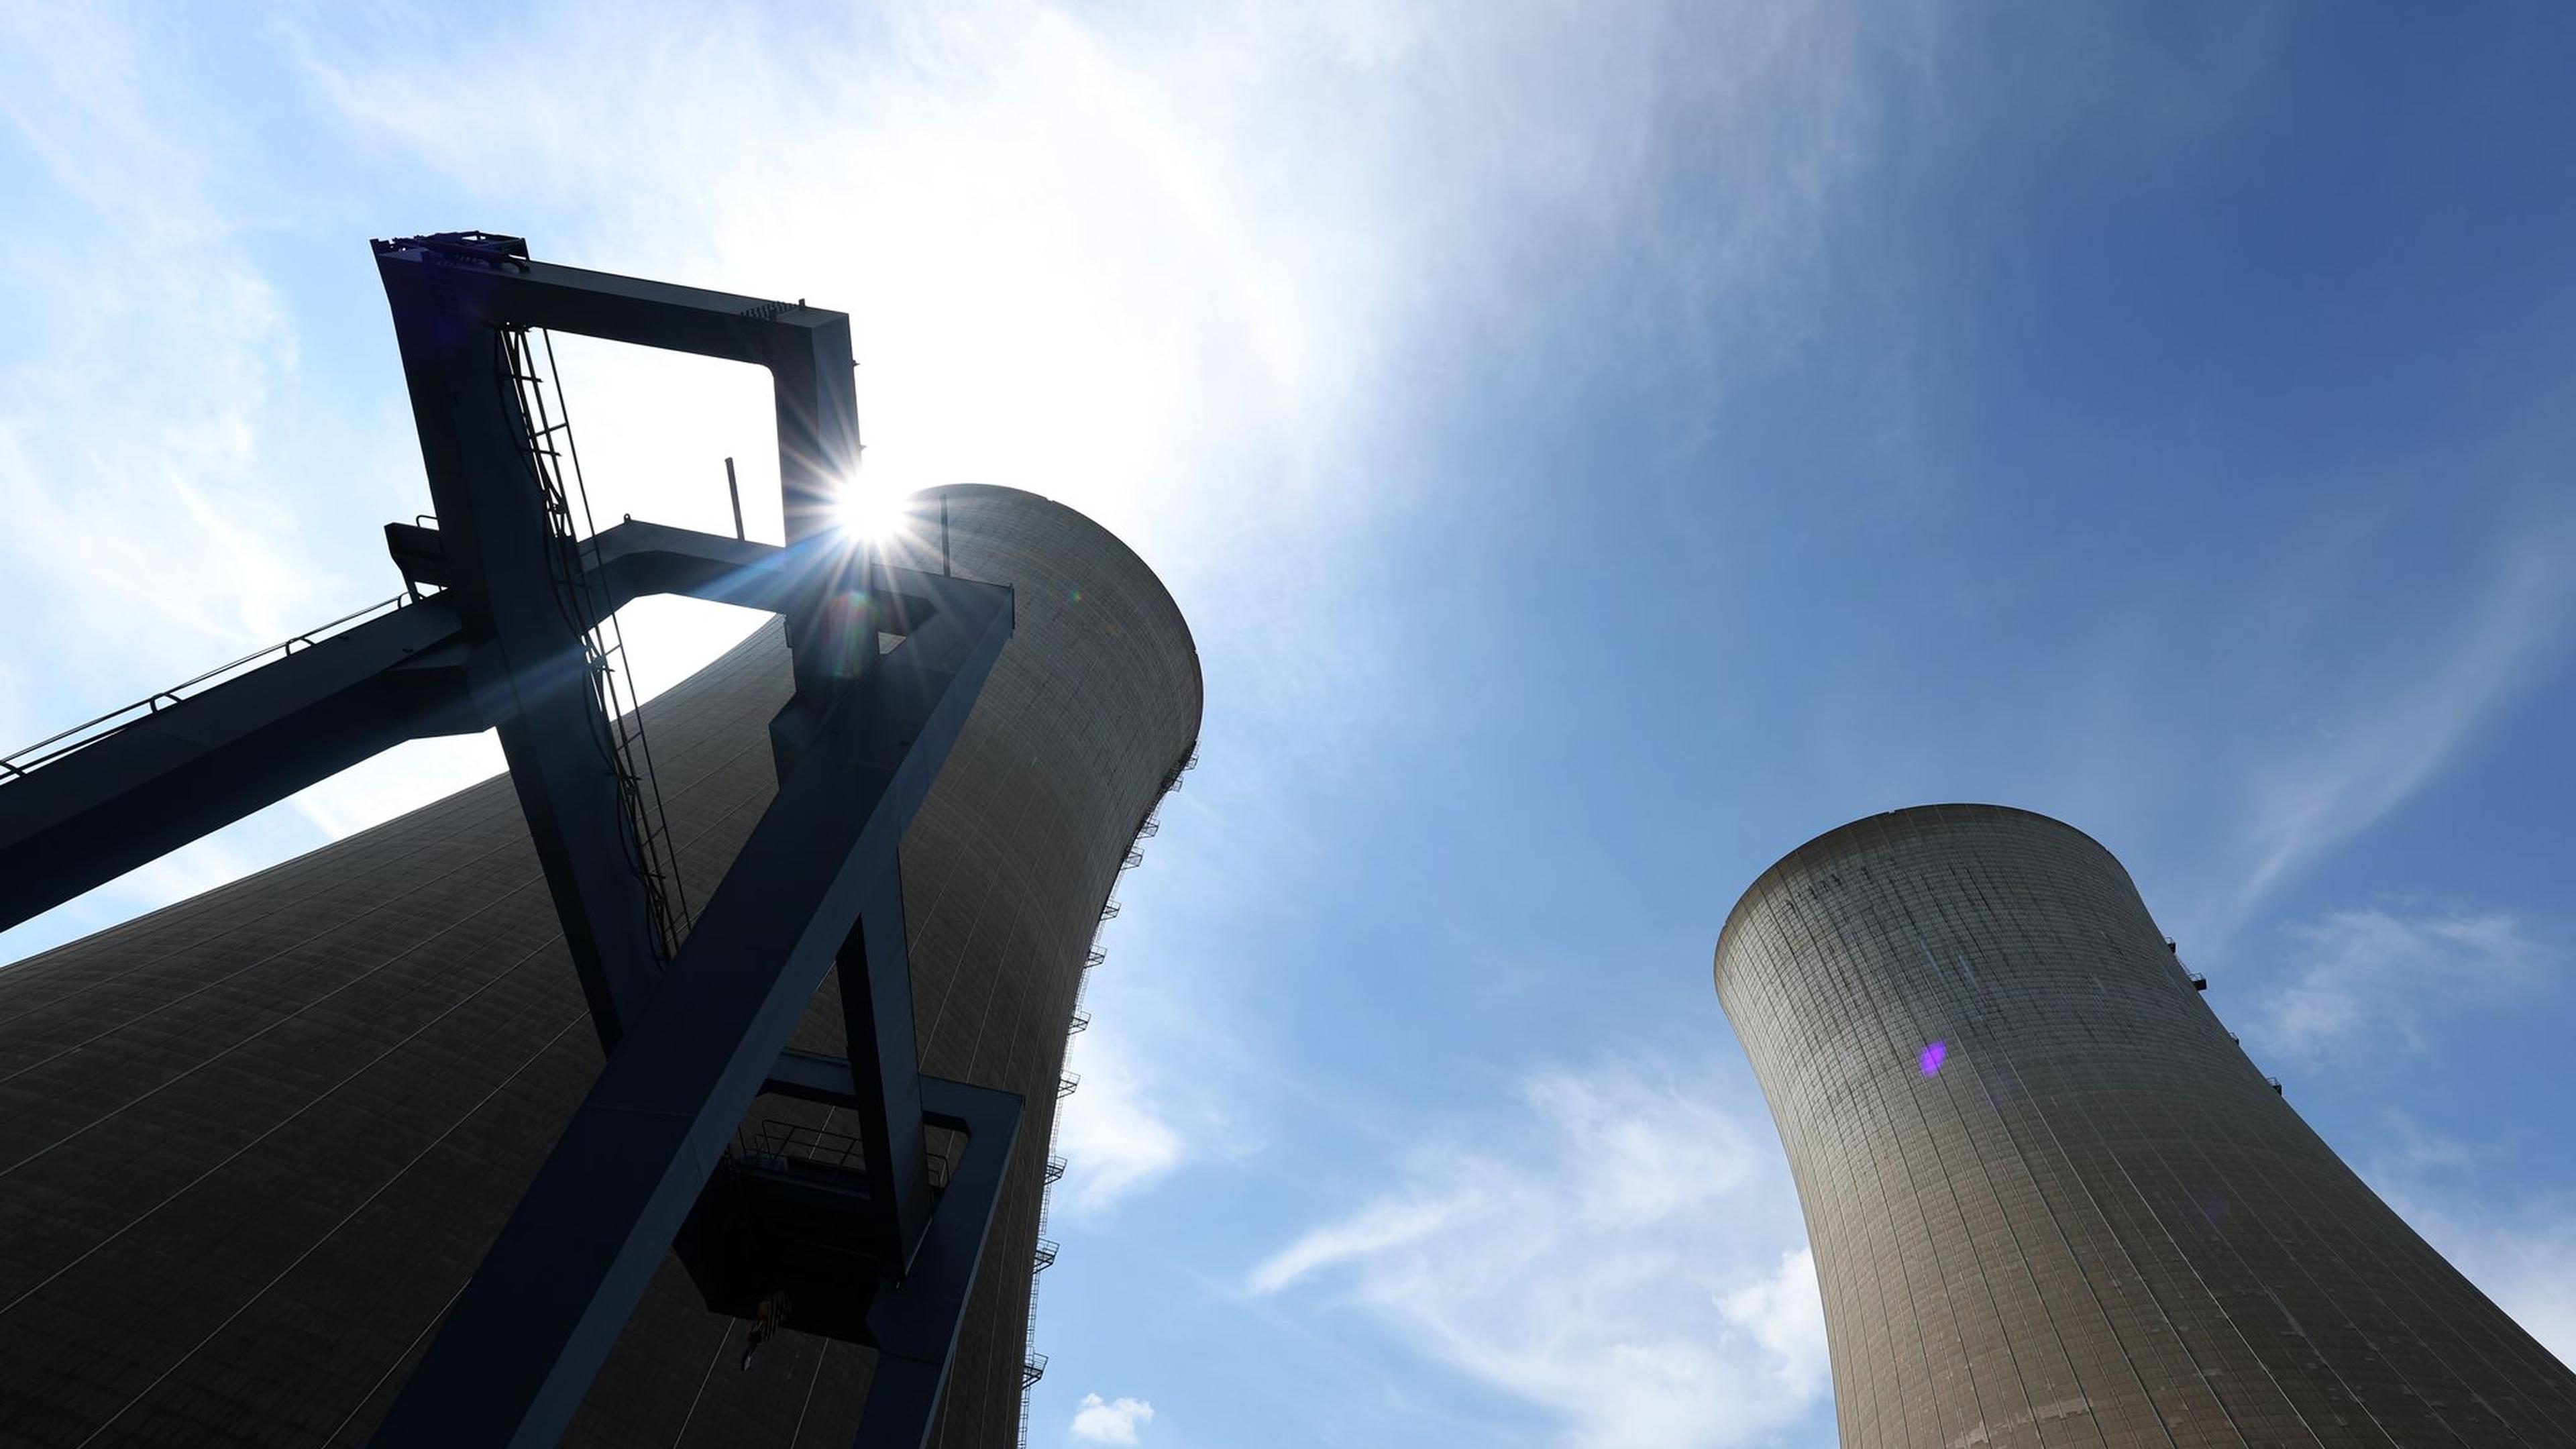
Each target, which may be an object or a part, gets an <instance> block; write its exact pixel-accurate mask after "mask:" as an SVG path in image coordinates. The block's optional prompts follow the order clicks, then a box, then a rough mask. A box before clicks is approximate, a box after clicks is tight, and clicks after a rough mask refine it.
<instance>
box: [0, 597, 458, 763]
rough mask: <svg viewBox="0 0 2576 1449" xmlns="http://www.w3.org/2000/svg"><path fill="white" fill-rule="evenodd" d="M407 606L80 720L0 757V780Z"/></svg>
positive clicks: (357, 615)
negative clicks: (249, 668) (217, 682)
mask: <svg viewBox="0 0 2576 1449" xmlns="http://www.w3.org/2000/svg"><path fill="white" fill-rule="evenodd" d="M410 600H411V595H410V594H408V593H403V594H396V595H394V596H393V597H392V598H390V599H384V600H380V601H378V602H376V603H373V604H369V605H368V606H366V607H365V608H363V609H360V610H357V611H356V612H354V613H349V614H343V615H341V616H340V617H339V618H337V619H334V620H332V621H331V622H329V623H327V624H322V625H317V626H316V627H314V628H311V629H307V630H305V631H304V632H303V633H301V634H298V635H296V636H295V637H294V638H292V639H289V640H287V641H286V642H285V643H283V644H271V645H269V646H268V647H267V648H265V649H259V650H254V651H253V652H251V653H248V654H245V655H243V656H242V657H240V658H239V659H236V660H234V661H232V662H231V663H229V664H218V665H216V666H215V667H214V668H212V669H209V670H207V671H206V672H205V673H203V674H200V675H198V676H196V677H195V678H193V679H186V680H182V681H180V682H179V683H177V684H174V685H171V686H170V687H169V688H168V689H164V690H161V691H159V692H158V693H155V694H152V695H149V696H147V697H145V698H143V699H138V700H136V701H135V702H134V703H132V704H128V705H121V706H119V707H118V708H115V709H111V710H109V711H108V712H107V713H105V714H103V715H100V716H99V717H98V718H96V719H91V720H83V721H81V722H80V723H79V724H76V725H73V726H72V727H71V728H70V729H67V730H63V731H61V732H59V733H56V734H50V735H47V736H45V737H44V738H43V739H41V740H38V741H36V742H35V743H34V744H32V745H28V746H27V747H25V748H24V749H20V750H15V751H12V752H11V753H9V754H6V755H0V775H5V776H7V777H9V778H11V779H16V778H18V777H20V776H23V775H27V774H31V773H33V772H34V771H36V770H37V769H39V768H41V767H43V766H45V765H49V764H52V763H53V762H54V761H56V760H59V759H61V758H62V757H64V756H65V755H69V754H72V753H74V752H75V751H78V750H83V749H87V748H88V747H89V746H91V745H94V744H97V743H98V742H99V741H100V740H103V739H106V738H107V737H108V736H110V735H113V734H115V733H116V732H117V731H119V730H122V729H124V728H126V727H127V726H129V725H133V724H137V723H140V722H141V721H142V720H144V719H148V718H150V717H151V716H153V715H155V714H158V713H159V712H160V710H161V706H162V704H163V702H165V701H166V702H168V703H171V704H178V703H180V702H181V701H182V699H183V697H184V696H183V694H182V691H185V690H191V689H195V688H196V687H197V686H199V685H201V684H204V683H206V682H207V681H208V680H211V679H217V678H220V677H222V676H224V675H227V674H231V673H233V672H234V671H236V670H238V669H241V668H242V667H243V666H245V665H251V664H259V663H263V662H265V661H267V660H268V659H269V658H270V657H271V656H275V657H277V658H280V659H283V658H285V657H286V656H287V655H289V654H292V653H294V652H295V651H296V650H298V649H310V648H312V647H313V646H314V645H315V644H318V643H320V642H321V641H322V639H323V638H324V637H325V636H326V635H328V634H330V633H331V632H332V631H334V630H337V629H339V628H340V627H341V626H343V625H347V624H355V623H357V622H358V621H359V620H362V619H368V618H372V617H374V616H375V615H377V614H381V613H384V612H386V611H388V610H392V609H399V608H401V607H402V606H403V605H404V604H406V603H408V602H410ZM128 715H132V716H135V717H134V718H132V719H128V718H126V716H128ZM101 725H107V726H109V727H108V728H106V729H99V726H101ZM93 730H95V731H97V732H96V733H94V734H93V733H90V731H93ZM75 736H77V738H75ZM66 740H69V741H71V743H69V744H64V743H63V742H64V741H66ZM57 745H59V746H61V747H60V748H58V749H56V748H50V747H51V746H57Z"/></svg>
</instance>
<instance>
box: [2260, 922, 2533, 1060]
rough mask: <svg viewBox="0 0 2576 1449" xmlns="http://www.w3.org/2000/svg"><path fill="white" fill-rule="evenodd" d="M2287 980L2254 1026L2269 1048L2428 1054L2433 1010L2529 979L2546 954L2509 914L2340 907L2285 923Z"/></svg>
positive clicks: (2489, 997)
mask: <svg viewBox="0 0 2576 1449" xmlns="http://www.w3.org/2000/svg"><path fill="white" fill-rule="evenodd" d="M2283 934H2284V935H2285V936H2286V937H2287V938H2288V939H2289V941H2290V943H2291V948H2292V950H2293V951H2294V953H2295V957H2294V961H2293V964H2292V966H2291V968H2290V972H2289V976H2288V979H2287V980H2286V981H2285V982H2284V983H2283V984H2282V985H2280V986H2277V987H2275V988H2274V989H2273V990H2271V991H2270V992H2269V993H2268V994H2267V995H2266V996H2265V997H2264V999H2263V1000H2262V1002H2261V1004H2260V1007H2259V1012H2260V1014H2259V1016H2258V1017H2257V1018H2256V1020H2255V1021H2254V1022H2253V1023H2252V1024H2251V1026H2252V1030H2253V1031H2254V1033H2255V1034H2256V1040H2257V1044H2258V1045H2261V1046H2263V1047H2265V1048H2266V1049H2275V1050H2282V1051H2287V1052H2292V1053H2295V1054H2298V1055H2301V1056H2305V1057H2310V1058H2314V1057H2317V1056H2320V1055H2322V1054H2324V1053H2326V1052H2327V1051H2329V1050H2332V1049H2335V1048H2338V1047H2341V1046H2344V1045H2346V1044H2349V1043H2352V1042H2356V1041H2364V1042H2373V1043H2386V1044H2390V1045H2396V1046H2402V1047H2405V1048H2407V1049H2410V1050H2417V1051H2420V1050H2422V1049H2423V1047H2424V1044H2425V1031H2426V1028H2427V1027H2428V1025H2429V1024H2430V1016H2431V1014H2432V1013H2436V1012H2440V1011H2442V1010H2444V1009H2445V1008H2446V1007H2454V1006H2458V1005H2460V1004H2463V1003H2467V1002H2478V1001H2488V1002H2491V1001H2493V1000H2495V999H2496V998H2497V997H2498V996H2499V995H2501V994H2503V993H2506V992H2509V991H2511V990H2512V989H2513V988H2515V987H2516V986H2519V985H2523V984H2527V983H2529V982H2530V981H2531V980H2532V979H2533V977H2534V975H2535V967H2536V966H2537V964H2538V963H2539V962H2540V961H2542V960H2543V959H2545V957H2546V955H2547V954H2548V953H2547V952H2546V951H2545V949H2544V948H2543V947H2542V946H2541V945H2540V944H2539V943H2538V942H2535V941H2534V940H2532V939H2531V937H2530V936H2529V935H2528V934H2526V932H2525V930H2524V927H2523V925H2522V922H2521V921H2520V920H2519V919H2518V918H2516V917H2514V916H2512V915H2508V914H2503V913H2500V912H2489V913H2485V914H2475V915H2472V914H2466V913H2461V912H2446V911H2420V912H2403V911H2400V910H2397V909H2391V908H2384V907H2378V906H2373V907H2367V908H2364V909H2360V910H2347V911H2335V912H2331V913H2329V914H2327V915H2326V916H2324V917H2323V918H2322V919H2319V920H2316V921H2311V922H2307V923H2303V924H2295V925H2291V926H2287V927H2284V928H2283Z"/></svg>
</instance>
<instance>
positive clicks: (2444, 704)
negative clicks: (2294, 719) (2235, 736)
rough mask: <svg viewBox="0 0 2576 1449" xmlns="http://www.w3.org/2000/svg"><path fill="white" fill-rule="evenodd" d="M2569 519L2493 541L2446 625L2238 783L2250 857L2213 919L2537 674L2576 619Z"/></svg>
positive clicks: (2540, 522) (2245, 910)
mask: <svg viewBox="0 0 2576 1449" xmlns="http://www.w3.org/2000/svg"><path fill="white" fill-rule="evenodd" d="M2571 542H2576V527H2571V526H2569V522H2568V520H2565V519H2559V518H2542V519H2537V520H2529V521H2527V522H2526V524H2525V526H2523V527H2520V528H2518V529H2517V530H2516V531H2515V532H2514V533H2513V534H2512V535H2511V536H2510V537H2508V538H2507V539H2505V540H2504V541H2503V542H2502V543H2501V545H2500V546H2499V548H2498V550H2497V554H2496V557H2495V559H2494V562H2493V565H2492V567H2491V569H2490V570H2489V572H2488V575H2487V578H2486V580H2485V585H2484V587H2483V588H2481V589H2478V590H2476V591H2475V592H2474V593H2473V595H2472V596H2471V597H2470V598H2469V600H2468V601H2467V603H2466V605H2465V607H2464V608H2463V609H2462V610H2461V612H2460V615H2459V616H2458V617H2457V618H2456V620H2454V621H2453V622H2452V623H2451V624H2450V625H2449V627H2447V628H2444V629H2441V630H2439V631H2437V632H2435V633H2433V634H2432V635H2431V636H2430V637H2429V638H2428V639H2426V640H2423V641H2421V642H2418V643H2416V644H2415V645H2414V646H2413V647H2411V648H2402V649H2401V651H2400V652H2401V653H2402V655H2403V657H2401V658H2397V659H2393V660H2383V661H2380V663H2381V666H2382V667H2379V668H2374V669H2372V670H2371V671H2370V675H2369V678H2370V680H2371V682H2372V685H2373V687H2372V688H2371V689H2370V690H2369V691H2368V692H2367V693H2366V694H2364V695H2363V696H2362V697H2360V698H2357V699H2355V700H2353V701H2351V702H2350V703H2349V704H2348V706H2347V707H2345V708H2343V709H2342V710H2340V711H2339V712H2338V717H2337V718H2336V719H2335V721H2334V722H2333V724H2332V725H2331V726H2330V727H2329V728H2328V729H2326V730H2324V731H2321V732H2319V734H2318V735H2317V736H2316V737H2315V738H2314V739H2313V740H2312V741H2311V742H2310V743H2309V744H2308V745H2306V746H2305V747H2304V748H2301V749H2299V750H2297V751H2296V752H2294V753H2290V754H2287V755H2284V756H2282V757H2279V758H2275V759H2273V760H2270V761H2267V762H2266V763H2264V764H2263V765H2261V766H2260V767H2259V768H2258V769H2257V770H2256V771H2255V773H2254V775H2253V777H2252V779H2251V780H2250V781H2249V782H2248V789H2247V805H2248V809H2249V811H2250V814H2249V817H2248V818H2247V820H2246V822H2245V825H2244V828H2243V839H2244V850H2245V853H2246V856H2247V858H2248V864H2247V867H2246V869H2245V871H2244V873H2243V875H2242V878H2241V883H2240V885H2239V886H2238V888H2237V890H2236V892H2235V895H2234V899H2233V901H2232V902H2231V904H2230V907H2229V909H2228V910H2227V912H2226V913H2225V915H2224V917H2223V920H2224V926H2223V929H2232V928H2233V927H2234V925H2235V924H2236V923H2238V922H2241V921H2242V920H2243V919H2244V918H2245V917H2246V916H2247V915H2248V914H2249V913H2250V912H2251V911H2252V910H2253V909H2254V907H2255V906H2256V905H2257V904H2258V903H2259V902H2260V901H2261V900H2262V899H2263V898H2264V897H2266V896H2267V895H2269V894H2270V893H2271V891H2272V890H2273V889H2274V888H2275V887H2276V886H2278V885H2279V884H2280V883H2281V882H2282V881H2283V880H2284V879H2286V878H2288V877H2289V876H2290V875H2291V873H2293V872H2294V871H2296V870H2298V869H2300V868H2301V867H2303V866H2305V865H2307V864H2308V863H2309V862H2311V861H2313V860H2315V859H2316V858H2317V857H2318V856H2319V855H2320V854H2322V853H2323V852H2325V851H2326V850H2328V849H2330V848H2332V847H2333V846H2335V845H2336V844H2338V843H2340V842H2342V841H2344V840H2347V839H2350V838H2351V837H2352V836H2354V835H2357V834H2359V833H2360V832H2361V831H2363V830H2366V829H2368V828H2369V827H2370V826H2371V825H2373V824H2375V823H2377V822H2378V821H2379V819H2380V818H2381V817H2383V816H2385V815H2386V814H2387V813H2388V812H2389V811H2391V810H2393V809H2395V808H2396V807H2397V806H2398V805H2400V804H2401V803H2403V802H2404V801H2406V800H2407V799H2408V798H2410V797H2411V796H2413V795H2414V794H2415V793H2416V792H2417V791H2418V790H2421V789H2422V788H2423V787H2424V786H2425V785H2426V784H2427V783H2428V782H2430V781H2431V780H2432V779H2433V778H2434V777H2435V775H2436V774H2438V773H2439V772H2440V771H2441V770H2442V768H2443V767H2444V766H2446V765H2447V764H2449V763H2450V761H2451V760H2452V758H2453V757H2454V756H2455V755H2456V754H2457V752H2458V751H2459V749H2460V747H2461V746H2462V745H2463V744H2464V743H2465V742H2466V741H2468V740H2469V738H2470V737H2471V736H2472V735H2473V734H2474V733H2475V732H2476V730H2477V729H2478V728H2479V726H2480V725H2482V724H2484V723H2485V722H2486V721H2487V720H2488V719H2489V718H2490V717H2491V716H2493V714H2494V713H2495V712H2496V710H2497V709H2498V708H2499V707H2501V706H2502V705H2504V704H2505V703H2507V702H2508V701H2509V700H2511V699H2512V698H2513V697H2514V695H2515V694H2516V692H2517V691H2518V690H2519V689H2520V688H2521V687H2523V686H2524V685H2527V684H2528V683H2530V682H2531V681H2532V680H2533V679H2534V678H2536V677H2537V676H2538V674H2539V671H2538V670H2537V669H2536V668H2535V665H2536V664H2537V663H2538V662H2539V661H2540V660H2541V658H2542V657H2543V656H2544V655H2545V654H2546V653H2548V652H2549V651H2550V650H2552V649H2553V648H2555V647H2556V646H2558V645H2559V644H2561V643H2563V642H2564V640H2565V639H2566V637H2567V634H2568V630H2569V625H2570V622H2571V620H2576V571H2570V570H2569V569H2568V567H2567V565H2566V559H2567V550H2568V548H2569V546H2570V544H2571Z"/></svg>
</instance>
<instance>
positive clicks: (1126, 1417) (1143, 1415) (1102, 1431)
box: [1073, 1394, 1154, 1444]
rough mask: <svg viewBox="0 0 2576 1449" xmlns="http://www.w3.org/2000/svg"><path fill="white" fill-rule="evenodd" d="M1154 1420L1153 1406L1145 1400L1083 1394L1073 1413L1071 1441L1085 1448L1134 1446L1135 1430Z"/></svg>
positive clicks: (1135, 1440)
mask: <svg viewBox="0 0 2576 1449" xmlns="http://www.w3.org/2000/svg"><path fill="white" fill-rule="evenodd" d="M1153 1420H1154V1406H1153V1404H1151V1403H1150V1402H1148V1401H1146V1400H1144V1399H1129V1398H1117V1399H1103V1398H1102V1397H1100V1396H1099V1395H1098V1394H1085V1395H1083V1396H1082V1402H1081V1404H1079V1405H1077V1406H1076V1407H1075V1409H1074V1411H1073V1437H1075V1438H1076V1439H1080V1440H1082V1441H1083V1442H1084V1443H1087V1444H1134V1443H1137V1442H1138V1440H1137V1436H1136V1431H1137V1429H1138V1428H1140V1427H1141V1426H1143V1425H1146V1424H1150V1423H1152V1422H1153Z"/></svg>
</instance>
